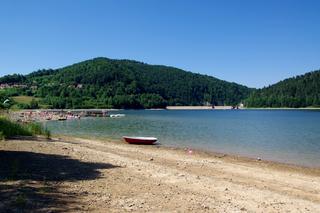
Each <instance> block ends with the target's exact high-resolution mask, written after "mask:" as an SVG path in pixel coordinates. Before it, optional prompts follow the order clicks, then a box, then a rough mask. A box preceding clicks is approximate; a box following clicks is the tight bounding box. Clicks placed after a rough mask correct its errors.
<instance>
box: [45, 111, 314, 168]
mask: <svg viewBox="0 0 320 213" xmlns="http://www.w3.org/2000/svg"><path fill="white" fill-rule="evenodd" d="M115 113H124V114H126V116H125V117H122V118H81V119H80V120H68V121H49V122H47V123H46V124H45V125H46V126H47V128H48V129H50V130H51V131H52V133H53V134H55V133H57V134H64V135H71V136H77V137H81V136H84V137H88V136H93V137H98V138H113V139H120V138H121V137H122V136H123V135H129V136H154V137H157V138H158V139H159V142H160V143H161V144H162V145H165V146H175V147H188V148H195V149H204V150H208V151H215V152H222V153H228V154H236V155H242V156H247V157H254V158H257V157H259V158H262V159H266V160H273V161H278V162H283V163H290V164H297V165H303V166H310V167H320V111H311V110H305V111H302V110H234V111H232V110H225V111H223V110H221V111H218V110H216V111H215V110H199V111H198V110H185V111H184V110H183V111H168V110H159V111H153V110H136V111H135V110H126V111H121V112H115Z"/></svg>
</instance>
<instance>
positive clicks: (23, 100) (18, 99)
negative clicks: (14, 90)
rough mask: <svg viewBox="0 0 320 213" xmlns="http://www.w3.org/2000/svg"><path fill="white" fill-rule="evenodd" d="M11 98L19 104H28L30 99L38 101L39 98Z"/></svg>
mask: <svg viewBox="0 0 320 213" xmlns="http://www.w3.org/2000/svg"><path fill="white" fill-rule="evenodd" d="M11 98H12V99H13V100H14V101H15V102H17V103H19V104H30V103H31V101H32V99H35V100H36V101H39V100H40V98H35V97H33V96H24V95H20V96H13V97H11Z"/></svg>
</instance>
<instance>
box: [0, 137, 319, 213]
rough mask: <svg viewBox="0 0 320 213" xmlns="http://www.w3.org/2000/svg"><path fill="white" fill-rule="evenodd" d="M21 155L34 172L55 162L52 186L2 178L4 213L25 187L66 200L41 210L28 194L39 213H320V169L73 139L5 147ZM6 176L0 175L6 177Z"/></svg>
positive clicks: (12, 143)
mask: <svg viewBox="0 0 320 213" xmlns="http://www.w3.org/2000/svg"><path fill="white" fill-rule="evenodd" d="M13 151H15V153H16V152H18V153H22V154H24V155H30V154H31V155H32V156H33V157H34V158H36V160H35V162H34V164H32V165H34V166H35V168H34V169H36V170H37V169H38V168H39V167H40V169H42V167H41V166H43V165H41V161H40V162H39V160H38V158H37V157H38V155H41V159H46V157H47V156H49V157H48V158H49V159H50V160H49V161H48V162H47V163H46V164H45V165H46V166H45V167H44V168H46V167H47V166H50V167H53V168H52V169H50V170H48V171H47V170H46V171H47V173H44V174H43V175H44V176H46V181H43V180H41V179H38V178H35V177H31V178H29V179H28V178H24V179H23V180H21V178H18V177H20V176H21V175H20V174H19V175H17V176H18V177H17V178H14V179H13V180H10V178H7V179H5V178H3V177H2V178H1V179H0V190H1V193H0V194H1V195H0V196H2V197H1V199H2V200H4V203H3V204H4V205H5V204H7V205H5V206H4V205H0V210H4V209H5V208H6V206H8V203H9V204H10V202H11V203H12V202H13V201H12V200H10V198H9V197H10V196H9V195H10V192H9V191H8V190H7V191H6V190H4V189H6V187H7V188H10V187H12V188H13V189H12V190H11V191H14V190H16V191H19V188H21V187H23V186H28V187H29V188H30V187H31V188H33V190H37V189H38V188H41V187H49V188H50V187H51V188H52V190H54V193H52V191H51V190H49V192H41V196H44V195H47V194H48V196H49V195H50V196H58V195H59V199H57V200H59V202H64V203H65V205H62V206H61V205H58V202H51V203H50V202H43V203H41V199H40V201H39V199H35V195H34V194H31V195H30V194H28V193H27V195H25V196H26V197H27V198H26V199H27V200H28V202H27V204H26V206H24V208H26V209H27V210H28V208H31V207H32V209H34V208H35V206H36V208H38V209H37V210H39V211H44V210H45V211H47V210H51V211H63V212H66V211H71V212H74V211H79V212H81V211H96V212H101V211H104V210H106V209H108V211H109V212H126V211H134V212H145V211H151V212H152V211H153V212H154V211H157V212H158V211H171V212H172V211H182V212H185V211H187V212H188V211H189V212H221V211H228V212H230V211H248V212H275V211H302V212H306V211H311V212H315V211H316V210H318V209H320V169H317V168H306V167H300V166H292V165H286V164H281V163H275V162H267V161H263V160H262V161H257V160H254V159H250V158H245V157H237V156H231V155H223V154H219V153H213V152H206V151H199V150H193V153H192V154H190V153H189V152H188V151H187V150H184V149H180V148H172V147H164V146H132V145H128V144H125V143H119V142H117V141H108V142H106V141H105V142H103V141H99V140H93V139H79V138H72V137H61V138H56V139H53V140H52V141H49V142H48V141H46V140H43V139H38V140H30V139H27V140H9V141H5V142H0V156H1V153H6V154H8V155H9V154H11V153H12V152H13ZM51 155H54V156H55V157H54V158H52V156H51ZM29 159H30V158H29ZM31 159H32V158H31ZM57 159H59V160H57ZM2 160H3V159H2ZM64 161H65V162H64ZM69 161H72V163H70V162H69ZM2 162H3V161H2ZM37 163H38V164H39V165H37ZM48 163H49V164H48ZM55 164H57V165H56V166H55ZM69 164H70V165H69ZM2 165H3V164H2ZM60 165H65V168H60ZM5 168H7V167H5ZM5 168H1V169H2V171H4V169H5ZM7 169H8V168H7ZM59 170H62V171H59ZM39 171H42V170H39ZM56 171H59V172H60V173H59V174H60V175H57V174H56ZM52 173H53V174H52ZM5 174H7V173H5ZM5 174H4V173H1V172H0V177H1V175H2V176H3V175H5ZM24 175H26V174H24ZM51 176H52V177H54V178H52V177H51ZM23 177H24V176H23ZM55 178H57V179H55ZM21 184H22V185H21ZM51 188H50V189H51ZM10 189H11V188H10ZM20 191H21V190H20ZM6 193H7V195H8V196H7V197H6V196H5V195H6ZM17 193H18V192H17ZM70 194H72V196H68V195H70ZM38 196H40V195H38ZM50 196H49V197H50ZM11 197H12V196H11ZM48 199H49V198H48ZM37 202H38V203H37ZM34 203H37V205H34ZM48 203H49V204H50V205H49V204H48ZM9 206H10V205H9Z"/></svg>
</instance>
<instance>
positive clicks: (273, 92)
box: [246, 70, 320, 108]
mask: <svg viewBox="0 0 320 213" xmlns="http://www.w3.org/2000/svg"><path fill="white" fill-rule="evenodd" d="M246 105H247V106H248V107H292V108H297V107H319V106H320V70H318V71H314V72H309V73H306V74H304V75H300V76H296V77H293V78H289V79H286V80H283V81H280V82H279V83H277V84H274V85H271V86H269V87H266V88H263V89H259V90H256V91H254V92H252V94H251V95H250V96H249V98H248V99H247V100H246Z"/></svg>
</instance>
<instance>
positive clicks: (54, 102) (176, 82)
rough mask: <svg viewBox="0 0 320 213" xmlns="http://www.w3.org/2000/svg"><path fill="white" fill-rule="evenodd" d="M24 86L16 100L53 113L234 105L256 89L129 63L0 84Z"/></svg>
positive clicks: (77, 67) (94, 63) (81, 66)
mask: <svg viewBox="0 0 320 213" xmlns="http://www.w3.org/2000/svg"><path fill="white" fill-rule="evenodd" d="M0 83H10V84H20V85H21V86H20V87H19V89H17V92H16V93H17V94H15V95H28V96H35V97H39V98H41V99H39V100H41V102H42V103H41V104H44V105H48V107H52V108H108V107H115V108H153V107H165V106H166V105H204V104H214V105H235V104H239V103H240V102H241V101H242V100H244V99H246V98H247V97H248V95H249V93H250V92H252V89H249V88H248V87H245V86H242V85H239V84H236V83H230V82H226V81H222V80H219V79H217V78H214V77H210V76H206V75H200V74H195V73H191V72H186V71H183V70H181V69H177V68H173V67H168V66H159V65H148V64H145V63H141V62H136V61H131V60H112V59H108V58H95V59H92V60H87V61H84V62H81V63H77V64H74V65H71V66H67V67H64V68H61V69H56V70H52V69H50V70H40V71H37V72H33V73H31V74H28V75H25V76H21V75H11V76H5V77H2V78H0Z"/></svg>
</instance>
